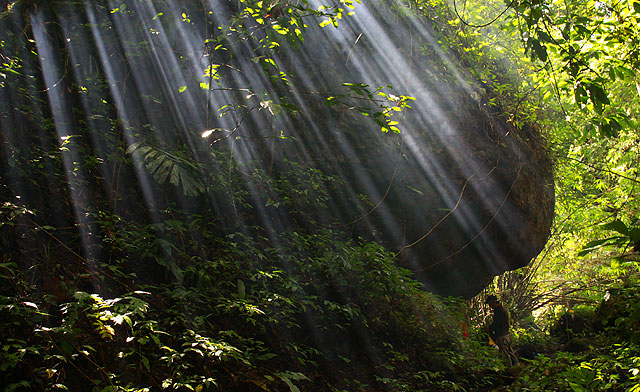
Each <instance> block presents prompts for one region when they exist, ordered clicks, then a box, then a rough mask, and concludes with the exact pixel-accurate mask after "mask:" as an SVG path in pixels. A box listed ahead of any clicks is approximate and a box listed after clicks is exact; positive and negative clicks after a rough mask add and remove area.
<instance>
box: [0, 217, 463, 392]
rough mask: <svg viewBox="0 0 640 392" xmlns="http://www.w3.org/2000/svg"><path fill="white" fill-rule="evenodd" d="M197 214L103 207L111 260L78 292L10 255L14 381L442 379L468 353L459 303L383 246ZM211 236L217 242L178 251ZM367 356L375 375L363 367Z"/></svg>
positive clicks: (7, 310)
mask: <svg viewBox="0 0 640 392" xmlns="http://www.w3.org/2000/svg"><path fill="white" fill-rule="evenodd" d="M173 213H175V211H174V212H173ZM194 218H195V219H194ZM192 222H193V223H192V225H191V226H190V227H189V228H186V227H182V225H181V224H180V221H177V220H166V221H165V222H164V223H163V227H162V228H160V227H159V226H157V225H156V226H148V227H140V226H139V225H137V224H136V223H134V222H124V221H122V219H120V218H119V217H116V216H108V215H105V214H101V219H100V220H96V221H95V223H94V224H95V225H99V226H102V227H103V228H104V229H105V231H106V227H107V226H111V227H116V226H117V227H118V229H117V230H113V231H112V233H113V236H112V237H110V238H108V239H105V244H104V246H107V247H108V248H109V249H110V250H111V261H110V262H109V263H108V264H103V265H95V266H94V267H93V268H94V269H93V270H92V271H90V272H89V273H88V274H87V276H85V277H84V279H85V280H89V282H87V283H88V285H87V289H89V290H91V291H85V290H79V289H78V288H77V287H78V283H72V280H73V279H74V275H75V274H74V273H73V272H71V271H67V272H65V271H64V270H63V269H60V270H59V272H58V274H56V275H54V276H46V277H43V278H45V279H48V280H50V283H48V284H46V285H44V286H39V285H31V284H29V283H27V281H28V280H30V279H32V278H29V275H28V274H25V273H24V272H22V271H20V269H19V268H17V265H16V264H15V263H13V262H11V261H9V262H5V263H3V264H2V265H1V266H0V267H1V268H2V275H0V278H1V279H2V283H3V285H2V287H5V289H3V291H2V293H1V294H2V297H1V300H2V304H1V307H0V312H1V317H2V320H3V325H4V328H3V329H2V333H1V334H0V338H1V339H2V347H3V349H2V353H1V357H0V366H1V367H2V370H3V374H4V375H5V377H4V380H3V385H2V386H3V388H5V389H6V390H15V389H19V388H22V387H24V388H29V389H33V388H36V389H67V390H87V388H91V389H92V390H95V391H110V390H131V391H134V390H135V391H142V390H156V389H163V390H182V389H183V388H186V389H189V390H197V391H200V390H211V389H221V390H228V389H234V390H243V389H244V388H250V386H251V385H253V386H257V387H259V388H261V389H262V390H291V391H295V390H298V389H300V390H304V388H303V385H310V384H309V383H313V384H315V385H325V387H326V388H337V389H340V388H346V389H347V390H348V389H351V388H353V387H355V385H358V383H360V384H359V385H360V386H361V387H365V385H368V387H365V388H368V389H377V388H378V387H382V386H384V385H388V386H390V385H392V386H393V388H394V389H396V390H438V389H441V388H444V387H445V385H450V384H451V382H450V380H451V376H450V375H447V373H445V372H444V371H445V370H446V369H447V368H450V367H451V366H454V365H453V363H459V364H456V365H455V366H461V364H462V363H465V362H466V361H468V359H467V360H463V357H462V356H459V357H458V356H457V355H456V356H452V353H454V352H455V351H457V350H458V347H459V345H460V343H461V341H460V338H461V335H459V333H457V329H452V328H451V325H459V323H460V318H459V317H460V316H456V312H458V311H459V309H460V303H459V302H457V301H454V302H451V303H448V302H447V301H443V300H440V299H438V298H436V297H435V296H433V295H430V294H427V293H425V292H423V291H422V290H421V288H420V285H419V284H418V283H417V282H415V281H413V280H412V278H411V277H410V274H409V272H408V271H406V270H402V269H399V268H398V267H396V266H395V264H394V262H393V258H392V257H391V256H390V255H389V254H388V253H386V252H384V251H383V250H382V248H381V247H380V246H379V245H376V244H372V243H363V244H355V243H351V242H345V241H341V240H339V239H338V237H336V236H337V235H340V233H332V232H327V231H325V232H318V233H314V234H313V235H303V234H301V233H284V234H283V236H282V237H281V239H280V241H279V243H280V245H279V246H277V247H269V246H268V245H267V244H266V243H256V242H254V241H253V240H252V239H250V238H248V237H246V236H245V235H243V234H241V233H232V234H229V235H227V236H226V237H225V238H218V237H215V236H212V235H211V233H210V231H209V230H210V229H211V227H209V228H208V226H209V224H207V223H206V221H204V220H201V219H197V218H196V217H192ZM159 229H161V230H163V231H164V233H165V235H164V236H163V240H162V241H163V242H164V243H165V245H164V247H165V248H166V247H168V248H170V249H171V252H167V251H165V250H163V246H159V247H155V246H151V247H148V246H147V247H145V246H140V241H141V239H143V238H147V239H148V240H151V241H158V239H155V240H153V238H154V237H155V232H157V230H159ZM35 233H36V231H31V234H29V235H34V234H35ZM207 233H209V234H207ZM202 235H204V236H205V238H206V239H207V241H208V243H209V244H210V245H211V244H215V247H213V248H210V251H208V252H204V249H202V248H201V249H202V251H200V252H198V251H197V250H195V249H193V250H189V251H182V250H181V249H184V250H186V249H190V246H192V245H196V243H194V242H193V241H194V239H195V238H197V237H200V236H202ZM198 246H200V247H201V246H202V244H201V243H200V244H199V245H198ZM5 257H11V255H6V256H5ZM150 257H152V258H154V259H155V260H156V261H157V262H158V265H160V266H164V267H165V268H166V269H167V270H171V269H172V268H173V271H175V270H178V269H179V270H180V272H179V273H175V272H174V273H173V275H171V276H173V278H172V279H174V280H175V279H177V277H179V280H178V282H177V283H172V284H167V283H164V282H166V279H165V278H163V277H162V276H161V275H160V276H153V275H149V274H148V273H147V274H146V277H145V278H141V277H137V276H138V273H144V271H146V270H148V269H149V267H148V266H146V267H143V266H141V265H135V264H134V263H131V261H130V260H139V262H138V263H144V261H145V260H147V259H149V258H150ZM161 259H164V260H167V261H165V262H160V261H159V260H161ZM168 260H172V261H171V262H170V263H169V262H168ZM76 262H77V261H75V260H68V261H67V263H76ZM169 265H172V267H169ZM39 268H42V266H36V269H35V270H32V271H31V272H30V274H33V273H34V272H37V271H38V269H39ZM156 268H157V267H156ZM132 278H135V281H134V280H133V279H132ZM51 279H54V281H55V282H58V284H57V286H55V287H54V284H53V282H51ZM108 282H110V283H108ZM107 283H108V284H107ZM107 287H109V288H107ZM43 288H44V291H43ZM309 334H311V335H309ZM305 337H307V338H305ZM363 342H366V344H364V345H363ZM362 356H366V357H369V360H367V361H363V360H362ZM374 358H377V359H374ZM456 358H457V359H456ZM369 361H373V362H374V363H375V364H376V365H375V366H376V369H375V370H373V373H372V374H370V375H369V376H365V375H362V376H359V377H355V378H354V377H353V375H354V374H358V372H359V371H360V369H361V367H363V366H365V364H366V363H369ZM323 366H330V367H333V368H334V369H335V371H334V373H333V374H332V375H329V374H326V373H322V372H320V369H321V368H322V367H323ZM367 366H368V365H367ZM438 369H441V370H438ZM416 371H418V373H417V374H418V375H420V376H417V375H416V373H415V372H416ZM354 372H355V373H354ZM459 377H460V379H459V380H458V381H457V382H463V380H464V379H465V376H464V375H463V374H460V375H459ZM466 382H471V381H466Z"/></svg>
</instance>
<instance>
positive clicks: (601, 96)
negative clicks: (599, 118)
mask: <svg viewBox="0 0 640 392" xmlns="http://www.w3.org/2000/svg"><path fill="white" fill-rule="evenodd" d="M587 88H588V90H589V97H590V98H591V101H593V103H594V104H598V103H600V104H603V105H609V104H610V103H611V102H610V101H609V97H607V93H606V92H605V91H604V89H603V88H602V86H600V85H597V84H589V85H588V86H587Z"/></svg>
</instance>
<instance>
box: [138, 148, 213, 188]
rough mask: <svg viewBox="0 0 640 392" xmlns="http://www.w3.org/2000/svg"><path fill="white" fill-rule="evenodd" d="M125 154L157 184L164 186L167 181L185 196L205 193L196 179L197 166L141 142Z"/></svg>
mask: <svg viewBox="0 0 640 392" xmlns="http://www.w3.org/2000/svg"><path fill="white" fill-rule="evenodd" d="M127 154H131V155H132V156H133V157H134V158H136V162H141V164H142V165H144V167H145V169H146V170H147V172H148V173H149V174H150V175H151V176H152V177H153V179H154V180H155V181H156V182H158V183H159V184H164V183H165V182H166V181H167V179H168V180H169V183H170V184H172V185H174V186H177V187H180V188H182V191H183V192H184V194H185V195H187V196H197V195H199V194H201V193H203V192H204V191H205V186H204V184H203V183H202V181H201V180H200V179H199V178H198V177H199V171H198V166H197V165H195V164H194V163H192V162H190V161H188V160H187V159H185V158H182V157H180V156H177V155H174V154H171V153H169V152H167V151H164V150H162V149H159V148H156V147H153V146H148V145H144V144H142V143H141V142H136V143H133V144H132V145H131V146H129V148H127Z"/></svg>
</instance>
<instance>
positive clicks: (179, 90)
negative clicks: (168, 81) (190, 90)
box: [178, 86, 187, 94]
mask: <svg viewBox="0 0 640 392" xmlns="http://www.w3.org/2000/svg"><path fill="white" fill-rule="evenodd" d="M186 89H187V86H180V87H179V88H178V92H179V93H181V94H182V93H183V92H185V90H186Z"/></svg>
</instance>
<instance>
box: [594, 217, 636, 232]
mask: <svg viewBox="0 0 640 392" xmlns="http://www.w3.org/2000/svg"><path fill="white" fill-rule="evenodd" d="M600 227H602V228H603V229H605V230H613V231H615V232H618V233H620V234H622V235H626V236H630V235H631V232H630V231H629V228H628V227H627V225H625V224H624V222H623V221H621V220H619V219H618V220H615V221H613V222H609V223H605V224H604V225H601V226H600Z"/></svg>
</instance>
